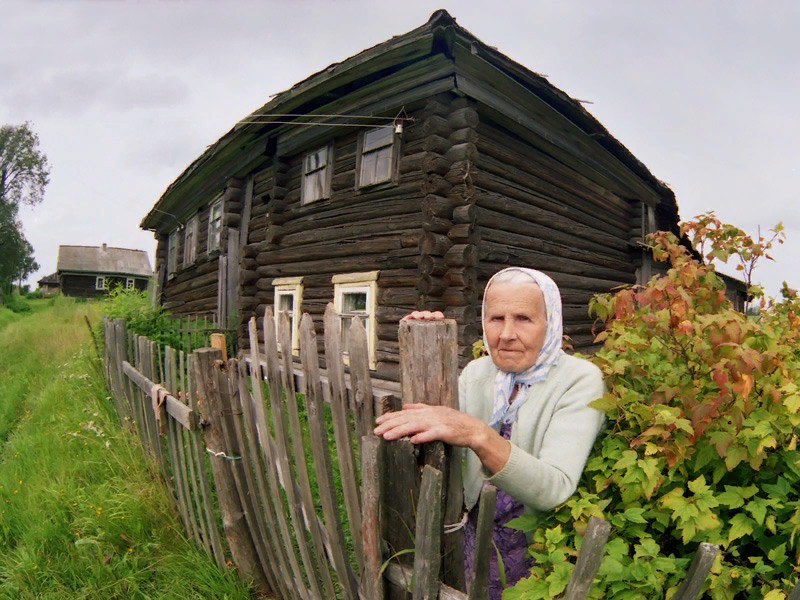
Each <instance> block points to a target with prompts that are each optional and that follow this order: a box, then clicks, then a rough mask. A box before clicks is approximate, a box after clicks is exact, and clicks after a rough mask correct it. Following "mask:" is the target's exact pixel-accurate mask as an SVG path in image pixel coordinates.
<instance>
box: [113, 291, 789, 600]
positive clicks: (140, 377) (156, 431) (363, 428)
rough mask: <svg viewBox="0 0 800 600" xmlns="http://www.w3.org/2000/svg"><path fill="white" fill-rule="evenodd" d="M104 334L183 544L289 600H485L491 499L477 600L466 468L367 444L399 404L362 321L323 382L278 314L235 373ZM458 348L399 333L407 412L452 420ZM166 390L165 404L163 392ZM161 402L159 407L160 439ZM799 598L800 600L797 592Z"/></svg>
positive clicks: (445, 452) (426, 332) (695, 569)
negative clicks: (429, 410)
mask: <svg viewBox="0 0 800 600" xmlns="http://www.w3.org/2000/svg"><path fill="white" fill-rule="evenodd" d="M104 324H105V336H104V339H105V342H106V348H105V352H104V355H103V356H104V371H105V375H106V378H107V380H108V385H109V389H110V390H111V393H112V395H113V397H114V405H115V408H116V409H117V411H118V412H119V415H120V418H121V419H122V420H123V422H125V423H128V424H130V425H131V426H133V427H135V429H136V431H137V434H138V435H139V437H140V439H141V441H142V444H143V445H144V446H145V448H147V451H148V452H149V453H150V455H151V456H152V457H153V460H154V464H155V465H156V466H157V467H158V469H159V471H160V473H161V475H162V476H163V477H164V479H165V483H166V485H167V488H168V490H169V492H170V496H171V497H172V498H173V500H174V502H175V504H176V511H177V512H178V513H179V515H180V519H181V521H182V522H183V524H184V526H185V528H186V531H187V534H188V535H190V536H191V537H192V538H193V539H194V540H195V541H196V543H197V544H198V545H200V546H202V547H203V548H205V550H206V551H207V552H208V553H209V554H210V555H211V556H213V558H214V559H215V560H216V562H217V563H218V564H219V565H220V566H221V567H222V566H224V565H225V564H226V562H227V559H228V558H230V559H231V560H232V561H233V563H234V564H235V565H236V567H237V569H238V570H239V571H240V573H241V574H242V575H243V576H244V577H246V578H248V579H250V580H251V581H252V582H253V583H254V584H255V586H256V587H257V588H258V589H260V590H261V591H262V592H264V593H265V594H266V595H268V596H271V597H275V598H278V599H280V600H284V599H286V600H288V599H292V600H317V599H319V598H325V599H327V598H333V597H342V598H345V599H346V600H361V599H363V600H395V599H401V598H402V599H406V598H414V599H417V598H419V599H423V598H426V599H428V598H431V599H432V598H437V597H438V598H440V599H441V600H479V599H484V598H486V595H487V585H488V565H489V556H490V554H491V552H493V548H492V544H491V527H492V521H493V515H494V507H495V499H496V490H495V488H494V487H493V486H491V485H488V484H487V485H485V486H484V489H483V490H482V492H481V496H480V500H479V509H478V524H477V532H476V546H477V551H476V557H475V560H474V561H473V569H474V572H473V573H469V574H468V575H469V579H470V581H471V586H470V590H469V593H467V592H466V585H465V577H464V572H463V555H462V550H463V534H462V531H461V528H459V527H447V528H445V525H454V524H456V523H458V522H459V521H460V517H461V509H462V490H461V479H460V476H461V469H460V468H458V465H456V466H455V468H452V465H451V463H452V462H453V460H452V457H451V449H450V448H448V447H446V446H445V445H444V444H441V443H433V444H426V445H423V446H421V447H415V446H414V445H413V444H411V443H410V442H409V441H408V440H398V441H395V442H385V441H383V440H381V439H379V438H377V437H375V436H374V435H373V434H372V428H373V423H374V417H375V414H376V413H379V414H382V413H383V412H385V411H387V410H391V409H397V408H399V406H398V401H397V400H398V399H397V398H394V397H392V396H387V395H386V391H383V392H376V391H375V390H376V389H377V388H375V387H373V382H372V381H371V379H370V377H369V358H368V357H369V353H368V351H367V349H368V342H367V335H366V329H365V327H364V324H363V323H362V322H361V321H360V320H359V319H357V318H356V319H353V320H352V324H351V326H350V329H349V331H348V335H347V336H346V339H347V343H346V344H343V337H342V329H341V320H340V318H339V316H338V315H337V314H336V312H335V311H334V310H333V307H332V306H329V307H328V310H326V313H325V317H324V327H325V334H324V344H323V345H324V351H325V363H326V364H325V367H326V369H325V373H324V375H323V374H322V370H321V369H320V365H319V356H318V343H317V333H316V332H315V330H314V323H313V321H312V319H311V317H309V316H308V315H303V317H302V319H301V320H300V323H299V340H300V344H299V345H300V356H299V364H297V362H296V359H295V358H294V357H293V356H292V352H291V350H292V342H291V335H290V329H289V327H290V324H289V320H288V318H287V316H286V315H285V314H279V316H278V319H277V327H276V319H275V318H274V317H273V314H272V312H271V310H270V309H269V308H268V309H267V310H266V312H265V315H264V320H263V343H262V342H261V341H260V340H259V335H258V333H259V332H258V330H257V326H256V320H255V318H252V319H251V320H250V322H249V328H248V331H249V336H250V350H249V352H248V354H247V355H246V356H239V357H238V358H232V359H230V360H227V361H223V360H221V354H220V352H219V351H218V350H212V349H201V350H196V351H195V352H193V353H192V354H191V355H187V354H184V353H183V352H176V351H175V350H173V349H171V348H159V347H158V346H156V345H155V344H154V343H152V342H151V341H150V340H147V339H145V338H143V337H140V336H135V335H132V334H130V333H128V332H127V331H126V330H125V326H124V323H122V322H121V321H113V322H112V321H111V320H109V319H105V321H104ZM455 335H456V326H455V322H453V321H440V322H410V323H409V322H402V323H401V325H400V330H399V334H398V337H399V339H400V359H401V380H402V401H403V402H426V403H433V404H442V405H446V406H451V407H457V401H458V399H457V376H458V373H457V355H456V351H455V348H456V346H455ZM343 346H346V348H345V347H343ZM279 348H280V349H281V350H284V352H280V351H279ZM344 350H346V352H344ZM348 372H349V375H348ZM158 386H164V388H166V389H167V390H169V392H168V393H167V394H166V395H165V394H164V393H161V395H158V389H159V388H158ZM265 390H266V392H267V393H266V394H265V393H264V391H265ZM300 390H302V395H301V393H300ZM154 396H156V397H157V398H162V399H163V401H164V407H163V411H161V414H162V415H163V417H162V418H163V419H165V420H166V424H165V426H163V427H160V426H159V425H160V424H159V422H158V421H157V419H156V413H155V412H154V409H153V397H154ZM329 428H331V429H332V430H333V438H334V440H335V446H336V448H335V449H332V448H331V447H330V445H331V443H332V441H331V440H330V439H329V433H328V431H329ZM453 454H454V455H456V456H457V454H455V453H453ZM312 474H313V477H312ZM337 482H338V484H337ZM359 482H360V483H359ZM337 485H338V486H339V487H337ZM340 506H343V511H340ZM342 513H344V514H342ZM220 526H221V529H222V531H224V536H222V535H221V531H220ZM609 533H610V526H609V524H608V523H607V522H605V521H603V520H601V519H597V518H592V519H590V521H589V523H588V525H587V530H586V534H585V535H584V539H583V543H582V546H581V549H580V552H579V553H578V557H577V561H576V564H575V568H574V570H573V574H572V578H571V580H570V583H569V586H568V588H567V591H566V593H565V596H564V597H565V598H566V599H568V600H582V599H584V598H586V597H587V595H588V593H589V590H590V588H591V584H592V580H593V579H594V576H595V574H596V572H597V570H598V568H599V566H600V564H601V562H602V559H603V553H604V547H605V543H606V541H607V539H608V537H609ZM716 553H717V548H716V547H714V546H712V545H710V544H701V545H700V547H699V549H698V551H697V554H696V555H695V557H694V560H693V562H692V565H691V567H690V570H689V572H688V573H687V577H686V580H685V581H684V582H683V584H682V585H681V586H680V588H679V589H678V591H677V592H676V594H675V595H674V596H673V598H674V599H676V600H689V599H693V598H697V597H699V594H700V593H701V592H702V590H703V588H704V582H705V580H706V578H707V575H708V572H709V569H710V568H711V564H712V563H713V560H714V557H715V556H716ZM789 600H800V584H798V585H797V586H796V587H795V589H794V590H792V592H791V594H790V595H789Z"/></svg>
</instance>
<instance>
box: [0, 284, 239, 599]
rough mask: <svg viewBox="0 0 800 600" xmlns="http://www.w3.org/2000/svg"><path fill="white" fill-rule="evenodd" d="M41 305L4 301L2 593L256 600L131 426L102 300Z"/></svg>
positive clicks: (0, 339) (0, 318)
mask: <svg viewBox="0 0 800 600" xmlns="http://www.w3.org/2000/svg"><path fill="white" fill-rule="evenodd" d="M31 304H32V307H33V311H32V312H31V313H28V314H24V315H22V316H20V315H16V314H13V313H11V314H6V313H5V312H4V310H3V309H2V308H0V442H1V443H0V599H2V598H23V599H25V598H37V599H56V598H58V599H63V598H91V599H100V598H120V599H122V598H125V599H128V598H175V599H178V598H181V599H183V598H230V599H239V598H241V599H244V598H250V593H249V590H248V588H247V586H246V585H245V584H243V583H242V582H241V581H239V580H238V578H237V577H236V576H235V575H234V574H233V573H232V572H230V571H229V572H227V573H223V572H221V571H220V570H219V569H218V568H217V566H216V565H215V564H214V563H213V561H212V560H211V559H210V558H209V557H208V556H207V555H206V554H205V553H203V552H202V551H201V550H199V549H197V547H196V546H195V545H194V544H193V543H192V542H190V541H188V540H187V539H186V538H185V537H184V536H183V534H182V532H181V527H180V524H179V523H178V521H177V519H176V517H175V516H174V515H173V514H172V513H171V511H170V509H169V505H168V501H167V498H166V495H165V492H164V489H163V487H162V485H161V483H160V482H158V480H156V479H155V478H154V477H153V476H152V474H151V471H150V470H149V467H150V465H149V463H148V459H147V458H146V457H145V455H144V453H143V451H142V449H141V448H140V447H139V445H138V441H137V440H135V439H134V438H133V437H131V436H129V435H128V434H126V433H125V432H123V431H122V430H121V429H120V428H119V426H118V424H117V420H116V418H115V416H114V413H113V409H112V406H111V403H110V400H109V398H108V397H107V391H106V388H105V383H104V381H103V378H102V375H101V369H100V366H99V362H98V360H97V357H96V356H95V355H94V349H93V347H92V346H91V343H90V338H89V331H88V328H87V326H86V323H85V321H84V315H88V316H89V318H90V319H92V320H93V319H96V318H97V315H95V314H93V305H92V304H91V303H82V304H79V303H75V302H73V301H70V300H69V299H65V298H56V299H55V300H37V301H32V303H31ZM8 312H9V313H10V311H8Z"/></svg>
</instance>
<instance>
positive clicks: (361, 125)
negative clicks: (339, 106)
mask: <svg viewBox="0 0 800 600" xmlns="http://www.w3.org/2000/svg"><path fill="white" fill-rule="evenodd" d="M271 123H277V124H278V125H311V126H319V127H393V125H392V123H389V124H387V125H376V124H375V123H314V122H311V121H305V122H301V121H239V122H238V123H237V125H248V124H254V125H258V124H260V125H269V124H271Z"/></svg>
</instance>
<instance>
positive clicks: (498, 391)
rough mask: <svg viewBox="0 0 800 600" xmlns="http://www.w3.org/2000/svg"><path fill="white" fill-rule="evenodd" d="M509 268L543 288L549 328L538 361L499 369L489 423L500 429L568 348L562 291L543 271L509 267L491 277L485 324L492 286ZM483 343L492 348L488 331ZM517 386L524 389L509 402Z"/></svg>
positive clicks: (484, 306) (511, 418) (508, 421)
mask: <svg viewBox="0 0 800 600" xmlns="http://www.w3.org/2000/svg"><path fill="white" fill-rule="evenodd" d="M509 271H518V272H520V273H524V274H525V275H527V276H528V277H530V280H531V283H535V284H536V285H537V286H538V287H539V289H540V290H541V291H542V295H543V296H544V306H545V315H546V317H547V331H546V333H545V338H544V344H542V349H541V350H540V351H539V354H538V355H537V357H536V362H535V363H534V364H533V365H532V366H531V367H530V368H528V369H527V370H525V371H521V372H520V373H512V372H507V371H499V370H498V372H497V376H496V377H495V382H494V403H493V406H492V416H491V418H490V419H489V426H490V427H493V428H495V429H497V430H499V429H500V426H501V425H502V424H503V423H513V422H514V421H516V419H517V412H518V411H519V407H520V406H522V405H523V404H524V403H525V400H526V399H527V397H528V394H527V393H526V391H527V388H528V387H530V386H531V385H532V384H534V383H536V382H537V381H541V380H543V379H545V378H546V377H547V373H548V372H549V371H550V369H551V368H552V367H553V366H554V365H555V364H556V363H557V362H558V361H559V359H560V358H561V357H562V356H563V355H564V351H563V350H562V349H561V338H562V336H563V323H562V316H561V294H560V293H559V291H558V286H557V285H556V284H555V282H554V281H553V280H552V279H550V278H549V277H548V276H547V275H545V274H544V273H541V272H540V271H536V270H534V269H526V268H523V267H508V268H506V269H503V270H502V271H498V272H497V273H495V274H494V275H493V276H492V277H491V279H489V282H488V283H487V284H486V289H485V290H484V292H483V305H482V307H481V324H483V320H484V318H485V316H486V293H487V291H488V289H489V287H490V286H491V285H492V282H493V281H494V279H495V278H496V277H497V276H498V275H500V274H501V273H507V272H509ZM483 343H484V346H485V347H486V349H487V350H488V349H489V342H488V340H487V338H486V334H485V333H484V334H483ZM516 385H519V386H520V389H519V391H518V393H517V396H516V397H515V398H514V402H513V403H511V404H509V403H508V400H509V398H510V397H511V394H512V392H513V391H514V387H515V386H516Z"/></svg>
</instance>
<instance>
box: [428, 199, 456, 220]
mask: <svg viewBox="0 0 800 600" xmlns="http://www.w3.org/2000/svg"><path fill="white" fill-rule="evenodd" d="M455 205H456V200H455V199H453V198H449V197H447V196H436V195H434V194H428V195H427V196H425V198H424V199H423V200H422V203H421V208H422V214H424V215H425V217H426V218H428V219H433V218H435V217H439V218H442V219H449V218H450V216H451V215H452V212H453V207H454V206H455Z"/></svg>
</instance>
